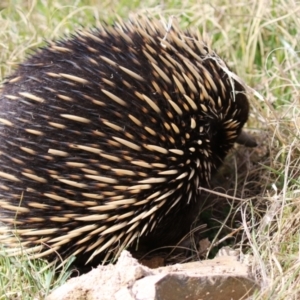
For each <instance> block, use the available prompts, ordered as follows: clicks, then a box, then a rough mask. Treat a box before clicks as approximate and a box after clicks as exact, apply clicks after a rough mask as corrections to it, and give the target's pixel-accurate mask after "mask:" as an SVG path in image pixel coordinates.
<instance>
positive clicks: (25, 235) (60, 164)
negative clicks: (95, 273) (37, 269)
mask: <svg viewBox="0 0 300 300" xmlns="http://www.w3.org/2000/svg"><path fill="white" fill-rule="evenodd" d="M0 107H1V111H0V178H1V185H0V207H1V215H0V218H1V222H2V225H1V227H0V234H1V240H0V241H1V243H2V244H5V245H6V246H9V247H12V248H13V251H14V250H15V249H20V246H22V250H23V251H24V249H27V250H26V251H27V252H28V253H31V254H34V256H35V257H41V256H47V255H49V254H51V253H52V254H53V253H54V252H56V251H57V252H59V253H60V254H61V255H62V256H63V257H65V258H66V257H69V256H71V255H74V256H78V257H81V258H84V260H85V261H86V262H89V261H91V260H92V259H94V258H95V257H98V255H103V256H105V255H109V254H112V253H114V254H118V253H119V252H120V250H121V249H123V248H125V247H128V246H130V245H135V244H136V243H137V242H139V241H140V240H143V237H145V240H147V238H148V237H149V240H150V241H155V237H156V236H158V235H159V236H163V235H162V234H161V233H162V232H164V233H166V230H167V232H171V233H167V234H166V236H168V235H169V234H170V235H174V236H176V235H177V234H178V232H177V231H178V230H179V228H180V227H184V228H188V227H189V226H190V224H191V223H192V221H193V219H190V218H187V217H186V216H187V215H188V213H189V212H192V211H193V210H194V209H195V206H196V204H197V203H199V201H200V198H201V195H200V192H199V187H201V186H208V185H209V182H210V179H211V176H212V174H213V172H214V171H215V170H216V169H217V168H218V167H219V166H220V164H221V163H222V161H223V159H224V158H225V156H226V154H227V153H228V151H229V150H230V149H231V148H232V146H233V144H234V142H235V141H236V139H237V137H238V136H239V134H240V133H241V129H242V127H243V125H244V124H245V122H246V121H247V118H248V112H249V103H248V99H247V97H246V95H245V88H244V87H243V85H242V84H241V83H240V82H238V80H237V76H232V73H231V72H230V71H229V69H228V68H227V66H226V64H225V63H224V61H223V60H222V59H220V57H219V56H217V54H216V53H215V52H213V51H212V50H211V49H210V48H209V47H208V46H207V45H206V44H205V43H204V42H203V41H202V40H201V38H199V37H198V34H197V33H192V32H190V31H182V30H180V29H179V28H178V27H177V26H175V25H174V24H171V26H169V27H168V26H165V25H164V23H163V22H161V21H159V20H152V19H148V18H146V17H141V16H139V17H136V18H134V19H133V20H130V21H128V22H124V23H122V22H119V23H115V24H114V25H113V26H108V25H105V26H103V27H101V28H98V29H95V30H91V31H83V32H79V33H77V34H76V35H74V36H72V37H70V38H69V39H64V40H60V41H57V42H54V43H49V44H47V45H46V46H44V47H43V48H41V49H39V50H37V52H36V53H35V54H33V55H32V56H30V57H29V58H28V59H27V60H26V61H25V63H23V64H21V65H20V66H19V67H18V68H17V70H16V71H15V73H14V74H13V75H12V76H10V77H9V78H8V79H7V80H6V83H5V84H4V87H3V89H2V92H1V98H0ZM199 195H200V196H199ZM162 242H164V241H162Z"/></svg>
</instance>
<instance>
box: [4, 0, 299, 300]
mask: <svg viewBox="0 0 300 300" xmlns="http://www.w3.org/2000/svg"><path fill="white" fill-rule="evenodd" d="M135 12H139V13H144V14H147V15H153V16H154V15H155V16H165V17H166V18H168V16H170V15H174V16H175V17H176V18H177V19H178V21H179V23H181V25H182V26H183V27H189V26H192V27H196V28H199V32H200V33H201V34H202V35H203V37H204V38H205V39H207V40H208V41H210V43H211V44H212V47H213V48H214V49H216V50H217V52H218V54H219V55H220V56H222V57H224V58H225V60H226V61H228V63H229V65H230V67H232V68H233V69H234V70H235V71H236V72H237V74H238V75H239V76H240V77H241V78H243V79H244V81H245V82H246V83H247V84H248V85H249V86H251V88H252V89H253V90H254V91H255V92H256V94H253V95H252V96H251V106H252V112H251V116H250V120H249V122H248V124H247V127H248V129H249V130H250V131H251V132H252V133H253V134H255V135H256V136H257V140H258V142H259V146H258V147H257V148H256V149H251V150H242V152H239V151H238V150H237V152H236V153H235V155H233V156H232V157H229V159H228V161H227V164H228V166H229V168H227V169H226V168H225V170H227V173H226V172H224V170H223V171H222V172H223V173H222V172H221V175H220V176H221V178H220V181H219V182H223V183H224V182H226V181H228V182H229V181H230V183H232V185H230V184H229V185H228V186H227V187H226V185H225V187H224V189H223V192H224V191H225V192H226V193H225V194H231V195H232V196H233V197H236V198H239V199H243V201H241V202H240V204H239V205H238V206H237V207H234V209H233V210H232V211H233V212H231V213H232V214H233V215H235V216H237V215H238V216H239V217H238V219H235V221H234V222H237V221H236V220H238V222H240V223H239V224H233V223H234V222H233V221H232V222H231V219H230V218H229V219H228V220H227V221H228V222H227V223H226V226H225V227H226V230H229V231H230V230H231V229H232V230H234V227H235V228H236V226H237V227H238V226H242V228H243V230H242V231H239V233H241V236H240V237H239V238H238V239H236V240H234V242H233V246H236V247H237V248H241V249H243V250H244V251H247V252H248V253H250V254H252V255H253V264H254V273H255V274H256V277H257V279H258V281H259V282H261V283H262V291H260V292H258V293H257V295H256V296H255V299H274V300H277V299H278V300H279V299H295V300H296V299H299V298H300V293H299V290H300V288H299V286H300V272H299V271H300V263H299V261H300V260H299V257H300V256H299V255H300V250H299V249H300V247H299V245H300V239H299V232H300V206H299V203H300V202H299V200H300V196H299V191H300V189H299V183H300V168H299V152H300V150H299V149H300V144H299V136H300V134H299V133H300V113H299V111H300V103H299V99H300V95H299V81H300V68H299V65H300V56H299V49H298V47H299V46H298V44H299V43H298V41H299V33H298V29H299V28H300V7H299V5H297V3H296V2H295V1H293V0H274V1H269V2H266V1H260V0H237V1H235V2H234V3H233V2H232V1H230V0H216V1H214V2H213V4H211V1H201V2H199V1H196V0H195V1H187V0H184V1H176V0H169V1H164V2H163V3H161V2H160V1H154V0H153V1H151V0H149V1H128V0H122V1H96V0H77V1H75V3H74V4H72V5H70V1H68V0H48V1H46V0H27V1H23V0H14V1H12V0H6V1H2V2H1V4H0V26H1V30H0V49H1V51H0V80H1V81H3V80H4V77H5V76H6V75H8V74H9V73H11V71H12V69H13V68H14V67H16V64H17V63H19V62H21V61H22V60H24V58H25V56H26V55H27V54H28V53H30V51H31V50H30V49H34V48H36V47H38V46H42V45H43V44H44V40H45V39H46V40H51V39H57V38H59V37H62V36H64V35H69V34H70V33H71V32H74V31H75V30H76V29H79V28H81V27H85V28H91V27H93V26H97V24H99V23H100V22H101V21H102V20H104V21H107V22H111V21H112V20H113V19H114V17H115V14H118V15H120V16H121V17H124V18H126V17H128V16H130V14H132V13H135ZM241 153H242V155H241ZM232 166H236V167H232ZM230 167H231V168H230ZM216 180H217V179H216ZM219 182H218V181H216V186H218V183H219ZM231 200H232V199H231V198H230V199H229V200H228V201H229V202H231ZM218 201H220V200H218ZM221 207H224V206H221ZM214 212H215V213H216V214H215V215H219V216H220V215H221V214H222V212H221V208H220V207H219V208H218V207H217V208H215V209H214ZM209 218H210V219H211V220H212V219H213V218H212V217H210V216H209ZM232 220H233V218H232ZM216 231H217V232H220V231H219V230H216ZM46 267H47V263H46V262H44V261H36V262H30V261H28V260H26V259H18V258H8V257H7V256H6V255H5V254H0V289H1V291H0V299H14V298H15V299H17V298H18V299H20V298H21V299H32V295H36V298H37V299H38V298H42V297H43V296H44V295H46V294H47V293H48V292H49V291H50V290H51V289H53V288H54V287H55V286H57V285H59V284H61V283H62V282H63V281H65V279H66V277H67V276H68V275H69V274H68V273H65V272H63V273H61V274H62V276H63V277H62V278H61V280H60V279H57V277H55V275H54V274H55V269H51V268H50V269H48V268H46Z"/></svg>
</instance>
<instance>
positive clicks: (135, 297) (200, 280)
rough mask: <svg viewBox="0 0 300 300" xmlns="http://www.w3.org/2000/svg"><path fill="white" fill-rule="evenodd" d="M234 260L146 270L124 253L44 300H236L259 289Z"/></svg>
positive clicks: (225, 257) (247, 269) (220, 258)
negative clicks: (114, 261) (112, 262)
mask: <svg viewBox="0 0 300 300" xmlns="http://www.w3.org/2000/svg"><path fill="white" fill-rule="evenodd" d="M249 270H250V269H249V265H245V264H243V263H241V262H239V261H238V259H237V257H234V256H219V257H216V258H215V259H212V260H205V261H199V262H192V263H186V264H177V265H173V266H167V267H161V268H158V269H149V268H147V267H145V266H142V265H140V264H139V263H138V262H137V260H135V259H133V258H132V257H131V255H130V254H129V252H127V251H123V252H122V254H121V256H120V258H119V260H118V262H117V264H116V265H111V264H110V265H107V266H99V267H98V268H96V269H93V270H92V271H91V272H89V273H87V274H85V275H82V276H80V277H77V278H72V279H70V280H69V281H68V282H67V283H66V284H65V285H63V286H61V287H59V288H58V289H56V290H55V291H53V292H52V294H50V295H49V296H48V297H47V298H46V300H54V299H55V300H60V299H64V300H69V299H70V300H71V299H72V300H77V299H78V300H79V299H80V300H96V299H97V300H112V299H115V300H182V299H189V300H198V299H202V300H212V299H213V300H219V299H220V300H224V299H232V300H235V299H236V300H239V299H241V298H242V297H244V298H243V299H246V297H249V296H251V294H253V291H254V290H255V289H257V288H259V286H258V284H256V283H255V282H254V281H253V280H252V279H251V274H250V271H249Z"/></svg>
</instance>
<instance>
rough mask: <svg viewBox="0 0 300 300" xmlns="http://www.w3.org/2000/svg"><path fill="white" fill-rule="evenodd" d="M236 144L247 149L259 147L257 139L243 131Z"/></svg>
mask: <svg viewBox="0 0 300 300" xmlns="http://www.w3.org/2000/svg"><path fill="white" fill-rule="evenodd" d="M235 142H236V143H238V144H241V145H244V146H246V147H256V146H257V143H256V140H255V138H254V137H253V136H252V135H250V134H248V133H246V132H245V131H243V130H242V131H241V133H240V135H239V136H238V137H237V139H236V141H235Z"/></svg>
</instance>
